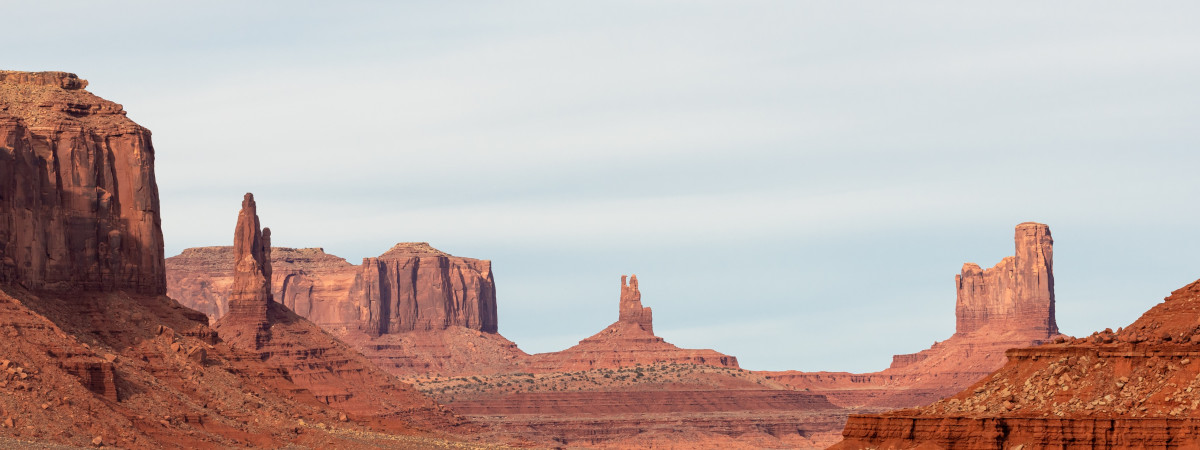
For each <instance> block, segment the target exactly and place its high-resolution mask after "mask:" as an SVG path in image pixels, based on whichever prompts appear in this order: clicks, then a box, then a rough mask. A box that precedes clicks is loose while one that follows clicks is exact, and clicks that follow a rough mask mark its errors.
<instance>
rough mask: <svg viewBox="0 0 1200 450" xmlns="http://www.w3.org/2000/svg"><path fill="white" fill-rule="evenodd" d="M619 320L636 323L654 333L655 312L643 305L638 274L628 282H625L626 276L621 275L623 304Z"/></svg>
mask: <svg viewBox="0 0 1200 450" xmlns="http://www.w3.org/2000/svg"><path fill="white" fill-rule="evenodd" d="M617 320H618V321H620V322H628V323H635V324H637V325H638V326H640V327H642V329H643V330H645V331H646V332H647V333H650V334H654V314H653V312H652V311H651V310H650V308H643V307H642V292H641V291H639V290H638V282H637V275H634V276H633V277H632V279H630V280H629V282H628V283H626V282H625V276H624V275H621V305H620V314H619V315H618V316H617Z"/></svg>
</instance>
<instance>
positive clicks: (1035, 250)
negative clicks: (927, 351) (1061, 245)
mask: <svg viewBox="0 0 1200 450" xmlns="http://www.w3.org/2000/svg"><path fill="white" fill-rule="evenodd" d="M1014 241H1015V244H1016V253H1015V254H1014V256H1011V257H1007V258H1004V259H1003V260H1001V261H1000V262H999V263H998V264H996V266H995V267H992V268H990V269H987V270H982V269H980V268H979V266H978V265H976V264H973V263H967V264H964V265H963V269H962V274H960V275H958V276H955V277H954V282H955V284H956V285H957V291H958V292H957V293H958V295H957V303H956V306H955V318H956V334H959V335H962V334H968V333H973V332H977V331H980V330H982V329H984V328H989V327H990V328H994V329H996V330H997V331H1002V332H1005V333H1016V334H1021V335H1025V336H1028V337H1030V338H1032V339H1048V338H1050V337H1053V336H1054V335H1056V334H1058V324H1057V323H1056V322H1055V320H1054V239H1053V238H1051V236H1050V227H1048V226H1046V225H1044V224H1040V223H1033V222H1026V223H1022V224H1020V225H1017V229H1016V237H1015V239H1014Z"/></svg>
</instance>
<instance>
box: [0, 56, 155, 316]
mask: <svg viewBox="0 0 1200 450" xmlns="http://www.w3.org/2000/svg"><path fill="white" fill-rule="evenodd" d="M86 86H87V81H85V80H82V79H79V78H78V77H76V76H75V75H74V74H69V73H63V72H38V73H29V72H11V71H0V283H13V284H19V285H22V286H24V287H26V288H29V289H36V290H52V291H77V290H89V291H102V290H118V289H120V290H129V291H135V292H139V293H146V294H162V293H164V292H166V279H165V268H164V265H163V238H162V229H161V225H160V220H159V204H158V186H157V183H156V182H155V179H154V146H153V145H152V144H151V141H150V131H149V130H147V129H145V128H142V127H141V126H139V125H137V124H136V123H134V122H133V121H131V120H129V119H128V118H127V117H125V111H124V110H123V109H122V108H121V105H119V104H116V103H113V102H110V101H107V100H104V99H102V98H100V97H97V96H95V95H93V94H91V93H90V92H88V91H86V90H84V89H83V88H84V87H86Z"/></svg>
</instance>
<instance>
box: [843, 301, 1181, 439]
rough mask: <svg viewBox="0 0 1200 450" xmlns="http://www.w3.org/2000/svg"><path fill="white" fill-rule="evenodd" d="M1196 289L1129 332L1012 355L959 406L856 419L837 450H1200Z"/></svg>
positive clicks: (957, 400)
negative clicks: (882, 449)
mask: <svg viewBox="0 0 1200 450" xmlns="http://www.w3.org/2000/svg"><path fill="white" fill-rule="evenodd" d="M1198 310H1200V281H1197V282H1194V283H1192V284H1189V285H1188V286H1185V287H1183V288H1181V289H1179V290H1176V291H1175V292H1173V293H1172V294H1171V296H1170V297H1167V298H1166V300H1165V301H1164V302H1163V303H1160V304H1159V305H1157V306H1155V307H1154V308H1151V309H1150V310H1149V311H1147V312H1146V313H1145V314H1143V315H1142V317H1140V318H1139V319H1138V320H1137V321H1135V322H1134V323H1132V324H1130V325H1129V326H1128V327H1125V328H1122V329H1118V330H1117V332H1113V331H1112V330H1110V329H1106V330H1104V331H1101V332H1097V333H1093V334H1092V335H1091V336H1089V337H1087V338H1077V339H1072V338H1066V337H1058V338H1056V339H1055V343H1052V344H1046V345H1042V346H1039V347H1033V348H1020V349H1012V350H1009V351H1008V352H1007V357H1008V362H1007V363H1006V364H1005V365H1004V366H1003V367H1002V368H1000V370H998V371H996V372H995V373H993V374H992V375H991V376H989V377H988V378H987V379H985V380H983V381H982V382H980V383H977V384H975V385H974V386H972V387H971V388H969V389H967V390H964V391H962V392H960V393H958V394H957V395H954V396H953V397H950V398H947V399H945V400H942V401H939V402H937V403H934V404H932V405H929V406H925V407H922V408H917V409H909V410H901V411H895V412H891V413H886V414H879V415H864V416H851V417H850V420H849V423H847V425H846V428H845V430H844V431H843V436H844V437H845V441H844V442H843V443H842V444H841V446H840V447H839V448H847V449H849V448H867V447H873V446H879V445H882V444H883V443H887V444H886V445H888V446H889V448H926V447H930V445H931V444H932V445H935V446H940V447H942V448H961V449H1005V448H1014V447H1017V446H1024V448H1062V449H1084V448H1088V449H1090V448H1196V447H1197V446H1200V439H1198V438H1197V436H1198V435H1197V434H1196V433H1197V431H1200V425H1198V424H1200V406H1198V405H1200V325H1197V321H1196V311H1198Z"/></svg>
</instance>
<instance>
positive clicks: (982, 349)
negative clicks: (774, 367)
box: [762, 222, 1058, 409]
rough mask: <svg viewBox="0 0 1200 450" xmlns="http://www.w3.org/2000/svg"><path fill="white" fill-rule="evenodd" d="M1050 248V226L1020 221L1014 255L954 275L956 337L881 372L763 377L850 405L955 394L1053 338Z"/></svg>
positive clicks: (897, 403)
mask: <svg viewBox="0 0 1200 450" xmlns="http://www.w3.org/2000/svg"><path fill="white" fill-rule="evenodd" d="M1053 245H1054V241H1053V239H1052V238H1051V235H1050V228H1049V227H1048V226H1046V225H1044V224H1040V223H1033V222H1025V223H1022V224H1020V225H1017V227H1016V230H1015V233H1014V246H1015V254H1014V256H1010V257H1006V258H1004V259H1003V260H1001V261H1000V262H999V263H997V264H996V265H995V267H992V268H989V269H987V270H980V268H979V266H978V265H976V264H973V263H967V264H964V265H963V269H962V273H961V274H959V275H957V276H955V277H954V280H955V287H956V291H957V300H956V302H955V309H954V315H955V328H956V330H955V333H954V335H953V336H951V337H950V338H949V339H946V340H945V341H941V342H938V343H935V344H934V345H933V346H932V347H930V348H928V349H926V350H922V351H921V352H918V353H912V354H906V355H895V356H894V357H893V358H892V364H891V366H890V367H888V368H887V369H885V370H883V371H881V372H876V373H865V374H852V373H845V372H799V371H785V372H762V374H763V375H765V376H766V377H768V378H770V379H773V380H776V381H779V382H783V383H787V384H789V385H791V386H794V387H796V388H798V389H810V390H812V391H814V392H819V393H822V394H824V395H826V396H828V397H829V399H830V400H831V401H833V402H834V403H836V404H839V405H842V406H849V407H874V408H879V409H891V408H905V407H913V406H920V405H925V404H928V403H931V402H933V401H936V400H938V399H941V398H943V397H946V396H948V395H951V394H954V393H955V392H958V391H960V390H962V389H963V388H965V387H967V386H969V385H971V384H973V383H975V382H976V381H978V380H979V379H981V378H983V377H985V376H987V375H988V374H989V373H991V372H992V371H994V370H996V369H997V368H999V367H1000V366H1002V365H1003V364H1004V362H1005V358H1004V352H1005V351H1006V350H1008V349H1010V348H1018V347H1027V346H1030V345H1037V344H1039V343H1043V342H1049V341H1050V340H1051V339H1053V338H1054V337H1055V336H1057V335H1058V325H1057V324H1056V322H1055V318H1054V270H1053Z"/></svg>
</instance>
